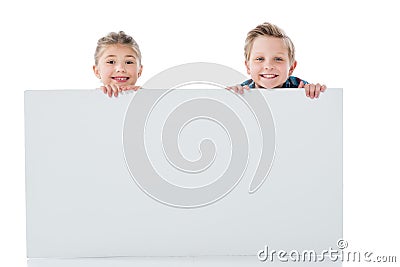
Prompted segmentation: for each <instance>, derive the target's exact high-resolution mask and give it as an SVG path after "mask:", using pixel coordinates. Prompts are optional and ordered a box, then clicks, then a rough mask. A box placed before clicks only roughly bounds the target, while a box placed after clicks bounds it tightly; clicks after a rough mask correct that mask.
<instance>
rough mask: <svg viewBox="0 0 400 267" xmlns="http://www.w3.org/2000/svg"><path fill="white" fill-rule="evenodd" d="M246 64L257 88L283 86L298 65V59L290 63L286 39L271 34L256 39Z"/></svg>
mask: <svg viewBox="0 0 400 267" xmlns="http://www.w3.org/2000/svg"><path fill="white" fill-rule="evenodd" d="M245 64H246V68H247V73H248V74H249V75H250V76H251V79H252V80H253V81H254V82H255V86H256V88H276V87H282V85H283V83H284V82H285V81H286V80H287V79H288V77H289V76H290V75H291V74H292V72H293V70H294V69H295V67H296V61H295V62H293V64H291V65H290V62H289V54H288V49H287V47H286V45H285V42H284V40H283V39H280V38H276V37H269V36H259V37H257V38H255V39H254V42H253V46H252V48H251V51H250V58H249V61H246V62H245Z"/></svg>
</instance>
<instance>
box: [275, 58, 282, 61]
mask: <svg viewBox="0 0 400 267" xmlns="http://www.w3.org/2000/svg"><path fill="white" fill-rule="evenodd" d="M275 60H276V61H283V58H281V57H276V58H275Z"/></svg>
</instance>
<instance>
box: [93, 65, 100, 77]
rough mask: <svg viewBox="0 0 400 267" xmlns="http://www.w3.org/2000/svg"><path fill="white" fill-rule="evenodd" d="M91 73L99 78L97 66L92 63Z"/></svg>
mask: <svg viewBox="0 0 400 267" xmlns="http://www.w3.org/2000/svg"><path fill="white" fill-rule="evenodd" d="M93 73H94V75H96V77H97V78H99V79H101V77H100V73H99V69H98V68H97V66H96V65H93Z"/></svg>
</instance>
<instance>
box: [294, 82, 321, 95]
mask: <svg viewBox="0 0 400 267" xmlns="http://www.w3.org/2000/svg"><path fill="white" fill-rule="evenodd" d="M299 88H304V89H305V91H306V96H307V97H309V98H311V99H313V98H318V97H319V94H320V93H321V92H325V90H326V85H325V84H323V85H321V84H319V83H317V84H313V83H309V84H304V83H303V81H301V82H300V84H299Z"/></svg>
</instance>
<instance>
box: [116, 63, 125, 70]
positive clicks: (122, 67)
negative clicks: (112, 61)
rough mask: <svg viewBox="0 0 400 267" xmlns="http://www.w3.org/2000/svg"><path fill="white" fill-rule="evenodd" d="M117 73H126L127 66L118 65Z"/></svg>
mask: <svg viewBox="0 0 400 267" xmlns="http://www.w3.org/2000/svg"><path fill="white" fill-rule="evenodd" d="M116 71H117V72H125V71H126V69H125V64H122V63H120V64H117V65H116Z"/></svg>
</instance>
